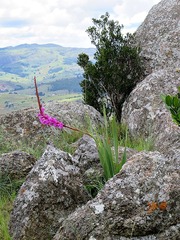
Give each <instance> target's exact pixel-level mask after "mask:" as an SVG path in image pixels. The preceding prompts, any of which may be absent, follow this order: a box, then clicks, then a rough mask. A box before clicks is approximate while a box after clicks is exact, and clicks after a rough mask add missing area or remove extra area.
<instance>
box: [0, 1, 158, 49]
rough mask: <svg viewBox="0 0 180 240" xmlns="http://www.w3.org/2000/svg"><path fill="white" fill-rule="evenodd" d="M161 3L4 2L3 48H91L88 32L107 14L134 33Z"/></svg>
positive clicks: (0, 24) (0, 23) (1, 22)
mask: <svg viewBox="0 0 180 240" xmlns="http://www.w3.org/2000/svg"><path fill="white" fill-rule="evenodd" d="M159 1H160V0H151V1H149V0H136V1H132V0H99V1H97V0H91V1H88V0H66V1H62V0H26V1H25V0H18V1H17V0H1V9H0V39H1V41H0V47H5V46H9V45H12V46H14V45H18V44H22V43H50V42H51V43H56V44H59V45H62V46H72V47H73V46H74V47H90V46H91V44H90V39H89V37H88V36H87V33H86V32H85V31H86V29H87V28H88V27H89V26H91V25H92V20H91V19H92V18H99V17H100V16H101V15H102V14H104V13H105V12H109V13H110V17H111V18H112V19H114V20H118V21H119V23H120V24H123V25H124V27H125V28H124V31H130V32H133V31H135V30H136V28H137V26H139V25H140V24H141V22H142V21H143V20H144V18H145V17H146V15H147V13H148V11H149V10H150V8H151V7H152V6H153V5H154V4H156V3H158V2H159Z"/></svg>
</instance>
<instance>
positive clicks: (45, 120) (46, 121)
mask: <svg viewBox="0 0 180 240" xmlns="http://www.w3.org/2000/svg"><path fill="white" fill-rule="evenodd" d="M38 117H39V121H40V122H41V123H42V124H43V125H47V126H54V127H56V128H60V129H63V127H64V124H63V123H62V122H59V121H58V120H57V119H56V118H53V117H51V116H49V115H48V114H45V113H44V108H43V107H41V108H40V113H39V114H38Z"/></svg>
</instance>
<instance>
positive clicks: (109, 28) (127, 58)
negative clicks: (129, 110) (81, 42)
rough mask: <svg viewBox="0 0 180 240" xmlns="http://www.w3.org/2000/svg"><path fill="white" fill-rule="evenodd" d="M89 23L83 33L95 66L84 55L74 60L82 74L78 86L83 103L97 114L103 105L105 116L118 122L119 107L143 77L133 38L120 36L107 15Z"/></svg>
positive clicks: (119, 31) (131, 36)
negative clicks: (92, 47)
mask: <svg viewBox="0 0 180 240" xmlns="http://www.w3.org/2000/svg"><path fill="white" fill-rule="evenodd" d="M92 21H93V24H94V26H92V27H89V28H88V29H87V33H88V35H89V37H90V38H91V42H92V44H94V45H95V47H96V53H95V54H94V59H95V63H93V62H91V61H90V60H89V56H88V55H87V54H85V53H81V54H79V56H78V60H77V63H78V65H79V66H80V67H82V68H83V70H84V80H83V81H82V82H81V84H80V85H81V87H82V92H83V97H84V101H85V103H87V104H89V105H92V106H93V107H95V108H96V109H97V110H100V111H101V112H102V108H103V105H104V103H105V104H106V112H107V113H112V111H113V112H115V114H116V117H117V119H118V120H120V119H121V109H122V104H123V103H124V101H125V99H126V98H127V97H128V95H129V94H130V92H131V91H132V89H133V88H134V87H135V85H136V83H137V82H138V81H139V80H140V79H141V77H142V74H143V65H142V60H141V58H140V56H139V52H140V49H139V48H138V47H137V46H135V40H134V36H133V35H132V34H129V33H128V34H126V35H125V36H123V34H122V33H121V29H122V28H123V26H122V25H119V23H118V22H117V21H114V20H110V19H109V14H108V13H106V14H105V15H102V16H101V17H100V19H94V18H93V19H92Z"/></svg>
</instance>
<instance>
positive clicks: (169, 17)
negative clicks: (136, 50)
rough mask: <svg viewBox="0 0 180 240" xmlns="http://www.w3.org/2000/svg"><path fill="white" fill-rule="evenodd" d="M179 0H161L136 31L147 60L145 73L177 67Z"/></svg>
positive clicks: (178, 52)
mask: <svg viewBox="0 0 180 240" xmlns="http://www.w3.org/2000/svg"><path fill="white" fill-rule="evenodd" d="M179 16H180V1H179V0H162V1H160V2H159V3H158V4H157V5H155V6H154V7H153V8H152V9H151V10H150V12H149V14H148V15H147V17H146V19H145V20H144V22H143V23H142V24H141V26H140V27H139V28H138V30H137V31H136V39H137V42H138V44H139V45H140V46H141V49H142V56H143V57H144V59H145V60H146V61H147V63H146V71H147V74H148V73H149V74H150V73H151V72H152V71H154V70H160V69H163V68H167V67H172V68H173V69H174V70H175V69H176V68H177V69H179V68H180V66H179V59H180V51H179V49H180V41H179V39H180V18H179Z"/></svg>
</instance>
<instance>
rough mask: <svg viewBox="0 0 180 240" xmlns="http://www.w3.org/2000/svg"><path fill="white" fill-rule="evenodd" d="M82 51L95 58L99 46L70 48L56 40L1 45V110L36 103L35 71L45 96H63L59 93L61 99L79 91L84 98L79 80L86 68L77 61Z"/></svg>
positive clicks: (42, 94)
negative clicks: (39, 43)
mask: <svg viewBox="0 0 180 240" xmlns="http://www.w3.org/2000/svg"><path fill="white" fill-rule="evenodd" d="M81 52H84V53H86V54H89V55H90V57H91V58H93V54H94V52H95V49H94V48H66V47H62V46H59V45H55V44H45V45H38V44H23V45H19V46H16V47H6V48H0V110H1V114H2V113H6V112H9V111H11V110H17V109H19V108H24V107H30V106H32V105H33V101H32V99H33V97H34V93H35V92H34V84H33V77H34V75H36V77H37V80H38V84H39V91H40V95H41V96H42V97H43V99H44V100H45V99H46V100H48V101H51V100H59V96H60V98H61V99H60V100H62V98H63V100H64V99H66V100H69V98H70V99H71V100H72V99H74V97H75V99H76V98H77V93H78V99H79V98H81V97H80V96H79V95H80V93H81V87H80V85H79V83H80V82H81V81H82V78H83V77H82V69H81V68H80V67H79V66H78V65H77V57H78V54H79V53H81ZM64 94H66V95H64ZM69 94H70V95H69ZM62 96H63V97H62ZM46 100H45V101H46Z"/></svg>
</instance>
